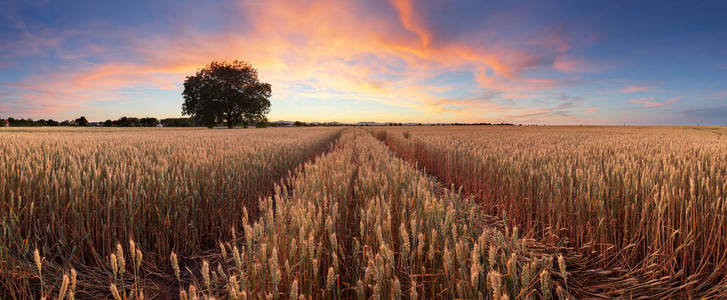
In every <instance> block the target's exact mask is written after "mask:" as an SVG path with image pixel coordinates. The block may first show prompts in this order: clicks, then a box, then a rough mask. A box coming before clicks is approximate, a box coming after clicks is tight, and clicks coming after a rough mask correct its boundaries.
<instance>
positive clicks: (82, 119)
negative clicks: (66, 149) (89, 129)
mask: <svg viewBox="0 0 727 300" xmlns="http://www.w3.org/2000/svg"><path fill="white" fill-rule="evenodd" d="M75 123H76V126H88V120H86V117H84V116H81V117H80V118H78V119H76V120H75Z"/></svg>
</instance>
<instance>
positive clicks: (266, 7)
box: [17, 0, 588, 116]
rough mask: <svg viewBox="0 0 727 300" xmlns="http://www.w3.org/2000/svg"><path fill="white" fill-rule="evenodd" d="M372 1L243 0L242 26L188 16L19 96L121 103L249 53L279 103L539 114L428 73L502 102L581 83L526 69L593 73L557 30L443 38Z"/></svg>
mask: <svg viewBox="0 0 727 300" xmlns="http://www.w3.org/2000/svg"><path fill="white" fill-rule="evenodd" d="M364 5H365V3H355V2H350V1H334V0H319V1H283V0H268V1H260V2H257V1H255V2H247V1H245V2H240V4H239V5H238V6H237V7H236V9H239V11H232V12H230V13H232V14H235V15H239V16H240V19H243V20H245V27H244V29H239V27H237V26H229V27H225V28H223V29H221V30H218V31H215V32H212V33H210V32H203V31H199V30H195V29H193V28H192V29H190V28H189V27H186V26H183V25H184V24H180V28H179V29H178V32H176V33H175V35H156V36H150V37H144V38H134V37H131V38H129V40H128V43H127V44H128V45H130V48H132V49H134V51H135V53H134V54H135V55H134V56H133V57H131V58H126V59H114V58H109V59H108V60H105V61H104V62H102V63H96V64H90V63H89V64H82V65H79V66H76V67H69V68H62V69H60V70H58V71H53V72H50V73H46V74H37V75H35V76H31V77H28V78H25V79H24V80H22V81H21V82H20V83H21V85H18V86H17V88H18V89H19V92H18V96H19V98H21V99H22V100H21V101H23V102H24V103H32V105H28V106H27V107H28V109H27V112H28V113H29V114H35V115H41V114H44V113H48V112H52V111H58V110H62V109H64V108H66V109H78V108H82V107H84V106H85V105H88V104H90V103H92V102H98V101H105V100H114V99H118V96H119V94H120V93H122V91H121V90H123V89H124V88H128V87H134V88H147V89H162V90H169V89H181V82H182V81H183V80H184V77H185V76H187V75H189V74H192V73H193V72H195V71H196V70H197V69H198V68H200V67H202V66H204V65H205V64H208V63H209V62H210V61H211V60H222V59H226V60H233V59H244V60H248V61H250V62H251V63H252V64H253V65H254V66H255V67H256V68H258V69H259V72H260V77H261V79H262V80H265V81H268V82H270V83H272V85H273V98H274V99H273V100H275V99H276V98H277V99H283V98H285V99H299V98H316V99H326V100H332V101H335V99H338V98H347V99H356V100H361V101H372V102H380V103H385V104H387V105H394V106H399V107H405V108H410V109H413V110H417V111H421V112H424V113H431V114H441V113H446V114H456V115H471V114H472V113H473V112H476V113H479V114H481V115H487V116H497V115H498V114H500V115H512V116H519V115H530V114H537V113H539V112H541V111H540V110H539V109H537V108H528V109H524V108H518V107H515V106H513V105H501V104H496V102H494V101H478V100H473V99H477V98H476V97H470V98H468V99H465V100H451V99H449V98H447V97H443V96H442V95H441V94H442V93H446V92H448V91H450V90H453V89H456V88H455V87H453V86H450V85H447V84H444V85H436V84H432V83H431V82H430V79H431V78H432V77H433V76H436V75H437V74H443V73H446V72H450V71H468V72H472V73H474V75H475V76H474V78H475V81H476V83H475V85H474V86H472V87H471V88H472V90H471V91H469V92H470V93H471V94H475V95H476V94H482V93H484V92H485V91H497V92H498V93H497V95H496V96H494V97H495V98H496V97H501V98H503V99H524V98H531V97H534V96H537V94H538V93H537V92H538V91H542V90H548V89H555V88H560V87H564V86H568V85H571V84H574V83H575V82H577V81H578V78H572V77H571V78H567V77H565V78H557V79H553V78H540V77H534V76H532V75H528V76H525V75H523V74H525V73H526V72H525V71H527V70H529V69H532V68H536V67H543V66H545V67H554V68H556V69H558V70H560V71H563V72H582V71H583V70H585V69H588V63H587V62H586V61H580V60H575V59H572V58H570V57H568V56H567V55H565V52H566V51H568V50H569V49H570V46H569V45H568V43H567V41H566V40H565V38H564V36H563V35H562V33H561V32H559V31H557V30H555V31H546V32H545V33H544V34H543V35H542V36H540V37H538V38H535V39H533V40H530V41H528V45H531V44H533V45H537V47H536V48H537V49H530V48H528V47H527V46H520V45H513V44H511V43H507V42H503V41H499V40H492V41H487V42H486V43H473V42H471V41H468V40H464V41H462V40H456V39H454V40H448V41H447V42H438V41H439V40H440V39H437V38H436V37H435V34H434V33H433V32H434V31H433V30H432V29H431V28H430V27H429V26H430V25H429V23H428V22H427V20H426V19H425V18H424V17H423V16H422V15H421V14H420V12H419V10H418V9H417V8H418V7H417V6H416V2H415V1H413V0H391V2H390V7H389V8H388V10H383V11H372V10H370V9H366V8H365V7H363V6H364ZM180 19H184V18H180ZM130 36H133V35H130ZM541 49H546V50H547V51H545V52H547V53H540V52H539V50H541ZM553 61H555V63H554V66H549V64H550V62H553ZM302 87H305V88H302ZM39 90H42V91H45V92H38V91H39ZM48 91H53V92H52V93H48ZM443 99H444V100H443ZM448 99H449V100H448ZM274 111H275V102H273V112H274Z"/></svg>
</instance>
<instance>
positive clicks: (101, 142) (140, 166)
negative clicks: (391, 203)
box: [0, 129, 340, 299]
mask: <svg viewBox="0 0 727 300" xmlns="http://www.w3.org/2000/svg"><path fill="white" fill-rule="evenodd" d="M339 135H340V130H338V129H305V130H295V129H292V130H290V129H288V130H281V129H265V130H257V131H207V130H194V129H193V130H146V131H144V130H90V131H87V130H64V131H60V132H59V131H51V130H30V131H28V132H21V131H4V132H3V133H2V135H0V178H2V180H1V181H0V197H2V199H3V201H2V203H0V206H2V209H0V218H2V220H3V221H2V224H1V226H2V227H1V228H0V266H1V267H2V271H1V272H0V278H1V279H2V289H3V290H5V291H7V292H11V291H12V294H13V295H18V297H20V298H25V297H26V296H29V295H35V296H33V298H37V297H39V293H37V292H38V290H39V286H38V280H36V278H37V271H36V270H34V269H35V267H34V264H33V263H32V262H33V251H34V249H39V250H40V252H41V253H42V254H43V256H44V257H45V265H46V268H45V272H46V274H44V276H48V277H47V279H51V281H53V279H56V278H60V276H61V275H62V273H63V270H66V271H67V270H68V268H70V267H73V268H75V269H76V270H77V271H78V272H79V277H80V278H81V279H84V280H82V283H81V285H83V284H89V285H90V284H92V283H94V282H100V283H101V284H102V286H105V285H106V284H105V282H107V280H108V279H107V278H106V277H105V275H104V274H105V273H108V271H109V264H108V255H109V254H110V253H112V252H113V251H114V250H115V247H116V245H117V243H119V242H122V243H124V241H129V240H134V241H136V244H137V245H138V246H139V247H140V248H141V249H143V251H144V255H145V256H144V267H143V268H144V269H148V270H150V272H152V273H153V272H161V271H164V270H168V267H167V266H168V257H169V253H171V252H172V251H175V252H176V253H179V254H180V255H189V256H192V255H199V254H200V253H201V252H202V251H204V250H208V249H210V248H216V247H217V241H218V240H220V239H228V238H230V229H231V228H232V227H238V226H239V224H240V220H241V219H242V216H243V215H242V211H243V208H246V209H247V210H248V211H249V213H250V214H251V215H252V216H256V215H257V214H258V213H257V211H258V209H257V201H258V199H259V198H261V197H266V196H270V195H272V193H273V192H274V185H275V184H276V183H278V182H279V181H280V180H281V179H283V178H285V177H286V176H288V175H289V174H291V173H293V172H295V169H296V168H297V167H299V166H301V165H302V164H303V163H304V162H305V161H309V160H311V159H313V158H314V157H316V156H318V155H320V154H321V153H323V152H325V151H327V149H328V148H330V146H331V144H332V143H333V142H334V141H335V140H336V139H337V138H338V136H339ZM237 229H238V230H241V229H242V228H241V227H238V228H237ZM160 266H162V267H160ZM27 293H31V294H27ZM0 294H2V293H0ZM23 295H25V296H23ZM0 298H4V299H5V298H10V299H12V298H13V297H10V296H8V297H0Z"/></svg>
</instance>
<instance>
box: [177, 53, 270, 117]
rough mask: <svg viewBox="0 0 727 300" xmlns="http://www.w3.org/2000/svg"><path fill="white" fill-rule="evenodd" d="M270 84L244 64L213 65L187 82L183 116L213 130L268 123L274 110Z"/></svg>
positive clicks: (240, 62)
mask: <svg viewBox="0 0 727 300" xmlns="http://www.w3.org/2000/svg"><path fill="white" fill-rule="evenodd" d="M270 94H271V89H270V84H268V83H263V82H260V81H259V80H258V78H257V70H255V69H254V68H253V67H252V66H251V65H250V64H249V63H247V62H244V61H237V60H236V61H233V62H232V63H229V62H226V61H223V62H216V61H215V62H212V63H210V64H209V65H208V66H205V67H204V68H203V69H202V70H200V71H198V72H197V74H195V75H194V76H188V77H187V79H186V80H185V81H184V92H182V96H184V104H183V105H182V114H184V115H190V116H192V118H194V119H195V120H196V121H197V122H198V124H202V125H205V126H207V127H209V128H212V127H214V126H215V125H217V124H219V123H222V122H225V121H226V122H227V127H228V128H232V127H233V126H235V125H243V126H245V127H247V125H248V124H256V123H260V122H264V121H265V120H266V119H265V114H267V113H268V112H269V111H270V99H269V98H270Z"/></svg>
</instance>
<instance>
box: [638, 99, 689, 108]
mask: <svg viewBox="0 0 727 300" xmlns="http://www.w3.org/2000/svg"><path fill="white" fill-rule="evenodd" d="M680 99H682V97H673V98H669V99H666V100H665V101H663V102H657V101H654V97H649V98H641V99H631V100H629V101H630V102H631V103H636V104H641V106H642V107H649V108H654V107H664V106H669V105H672V104H674V102H677V101H679V100H680Z"/></svg>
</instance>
